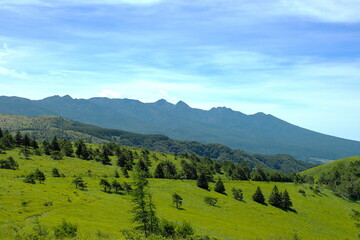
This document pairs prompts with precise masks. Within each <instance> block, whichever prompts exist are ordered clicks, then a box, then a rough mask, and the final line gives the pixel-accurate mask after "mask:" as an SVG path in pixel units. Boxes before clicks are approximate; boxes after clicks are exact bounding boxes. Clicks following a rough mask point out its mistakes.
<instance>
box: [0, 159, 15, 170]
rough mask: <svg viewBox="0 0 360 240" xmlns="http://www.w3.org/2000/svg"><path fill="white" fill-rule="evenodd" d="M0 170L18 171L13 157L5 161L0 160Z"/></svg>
mask: <svg viewBox="0 0 360 240" xmlns="http://www.w3.org/2000/svg"><path fill="white" fill-rule="evenodd" d="M0 168H3V169H13V170H16V169H19V164H18V163H17V162H16V161H15V160H14V158H13V157H8V159H6V160H0Z"/></svg>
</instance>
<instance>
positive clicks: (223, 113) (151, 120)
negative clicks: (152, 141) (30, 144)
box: [0, 96, 360, 162]
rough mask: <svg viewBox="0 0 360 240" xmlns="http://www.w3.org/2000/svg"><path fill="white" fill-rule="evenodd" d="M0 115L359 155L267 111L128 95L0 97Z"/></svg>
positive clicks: (306, 154)
mask: <svg viewBox="0 0 360 240" xmlns="http://www.w3.org/2000/svg"><path fill="white" fill-rule="evenodd" d="M0 113H7V114H20V115H26V116H36V115H55V116H61V117H65V118H68V119H71V120H75V121H80V122H84V123H88V124H94V125H97V126H100V127H104V128H112V129H121V130H125V131H131V132H136V133H143V134H164V135H166V136H169V137H171V138H174V139H178V140H196V141H199V142H202V143H220V144H224V145H226V146H229V147H231V148H236V149H242V150H245V151H248V152H250V153H261V154H279V153H286V154H291V155H293V156H294V157H296V158H298V159H301V160H307V161H323V162H326V161H330V160H335V159H339V158H345V157H349V156H355V155H359V154H360V142H358V141H352V140H346V139H342V138H337V137H333V136H328V135H325V134H321V133H317V132H314V131H310V130H307V129H304V128H301V127H298V126H295V125H293V124H290V123H288V122H285V121H283V120H281V119H279V118H276V117H274V116H272V115H269V114H264V113H256V114H253V115H246V114H243V113H241V112H238V111H233V110H232V109H229V108H226V107H217V108H212V109H210V110H208V111H207V110H201V109H196V108H191V107H190V106H188V105H187V104H186V103H184V102H182V101H180V102H178V103H177V104H171V103H169V102H167V101H166V100H163V99H161V100H159V101H157V102H154V103H143V102H141V101H138V100H131V99H109V98H90V99H74V98H72V97H70V96H63V97H60V96H52V97H48V98H45V99H42V100H29V99H25V98H20V97H6V96H2V97H0Z"/></svg>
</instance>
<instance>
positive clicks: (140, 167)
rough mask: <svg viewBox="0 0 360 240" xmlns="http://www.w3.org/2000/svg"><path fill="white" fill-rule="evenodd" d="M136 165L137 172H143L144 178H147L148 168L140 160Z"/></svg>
mask: <svg viewBox="0 0 360 240" xmlns="http://www.w3.org/2000/svg"><path fill="white" fill-rule="evenodd" d="M137 165H138V168H139V170H140V171H142V172H144V173H145V177H147V176H148V175H149V167H148V166H147V165H146V163H145V162H144V161H143V160H142V159H140V160H139V162H138V164H137Z"/></svg>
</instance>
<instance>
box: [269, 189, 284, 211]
mask: <svg viewBox="0 0 360 240" xmlns="http://www.w3.org/2000/svg"><path fill="white" fill-rule="evenodd" d="M269 203H270V204H271V205H273V206H274V207H281V204H282V197H281V193H280V192H279V189H278V188H277V186H276V185H275V186H274V188H273V190H272V192H271V194H270V196H269Z"/></svg>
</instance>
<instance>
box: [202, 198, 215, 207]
mask: <svg viewBox="0 0 360 240" xmlns="http://www.w3.org/2000/svg"><path fill="white" fill-rule="evenodd" d="M217 201H218V200H217V198H213V197H205V199H204V202H205V203H207V204H209V205H211V206H215V205H216V203H217Z"/></svg>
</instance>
